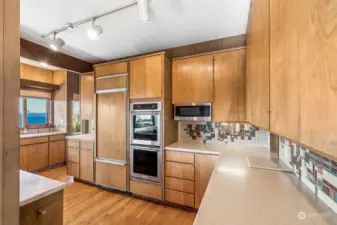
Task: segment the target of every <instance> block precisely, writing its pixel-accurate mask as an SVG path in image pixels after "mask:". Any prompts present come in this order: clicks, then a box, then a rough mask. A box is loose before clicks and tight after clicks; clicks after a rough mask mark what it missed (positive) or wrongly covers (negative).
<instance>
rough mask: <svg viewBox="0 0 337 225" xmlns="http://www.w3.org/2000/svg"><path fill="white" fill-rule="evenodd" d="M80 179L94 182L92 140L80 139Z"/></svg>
mask: <svg viewBox="0 0 337 225" xmlns="http://www.w3.org/2000/svg"><path fill="white" fill-rule="evenodd" d="M80 179H81V180H86V181H90V182H94V142H92V141H81V149H80Z"/></svg>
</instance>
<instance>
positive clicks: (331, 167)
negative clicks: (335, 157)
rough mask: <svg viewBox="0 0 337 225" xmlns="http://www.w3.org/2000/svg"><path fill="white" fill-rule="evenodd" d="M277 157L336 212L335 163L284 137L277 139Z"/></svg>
mask: <svg viewBox="0 0 337 225" xmlns="http://www.w3.org/2000/svg"><path fill="white" fill-rule="evenodd" d="M279 157H280V159H281V160H282V161H283V162H284V163H286V164H287V165H288V166H289V167H290V168H292V169H293V170H294V173H295V174H296V176H297V177H298V178H299V179H300V180H301V181H302V182H303V183H304V184H305V185H306V186H307V187H308V188H309V189H310V190H311V191H312V192H313V193H315V194H316V195H317V196H318V197H319V198H320V199H321V200H322V201H323V202H324V203H326V204H327V205H328V206H329V207H330V208H331V209H332V210H333V211H334V212H336V213H337V163H336V162H335V161H332V160H330V159H328V158H326V157H324V156H322V155H319V154H317V153H315V152H313V151H310V149H308V148H306V147H303V146H301V145H298V144H296V143H294V142H292V141H289V140H287V139H285V138H281V137H280V140H279Z"/></svg>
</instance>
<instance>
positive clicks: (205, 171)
mask: <svg viewBox="0 0 337 225" xmlns="http://www.w3.org/2000/svg"><path fill="white" fill-rule="evenodd" d="M218 158H219V156H216V155H201V154H195V180H194V182H195V194H194V195H195V208H199V206H200V203H201V200H202V199H203V197H204V194H205V192H206V189H207V186H208V182H209V180H210V179H211V176H212V173H213V169H214V166H215V163H216V161H217V160H218Z"/></svg>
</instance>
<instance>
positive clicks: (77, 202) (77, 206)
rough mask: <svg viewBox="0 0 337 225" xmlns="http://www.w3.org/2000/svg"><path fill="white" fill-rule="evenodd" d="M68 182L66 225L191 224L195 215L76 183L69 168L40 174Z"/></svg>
mask: <svg viewBox="0 0 337 225" xmlns="http://www.w3.org/2000/svg"><path fill="white" fill-rule="evenodd" d="M39 175H41V176H45V177H49V178H51V179H55V180H60V181H62V182H66V183H69V186H68V187H67V188H66V189H65V192H64V222H63V225H91V224H92V225H170V224H172V225H192V224H193V221H194V218H195V215H196V213H194V212H189V211H185V210H182V209H177V208H173V207H169V206H165V205H161V204H157V203H153V202H150V201H145V200H142V199H138V198H134V197H131V196H129V195H124V194H119V193H113V192H110V191H106V190H102V189H100V188H97V187H94V186H91V185H87V184H83V183H80V182H76V181H75V182H74V181H73V179H72V177H70V176H67V175H66V167H59V168H56V169H52V170H48V171H44V172H41V173H39Z"/></svg>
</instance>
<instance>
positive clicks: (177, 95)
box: [172, 55, 214, 104]
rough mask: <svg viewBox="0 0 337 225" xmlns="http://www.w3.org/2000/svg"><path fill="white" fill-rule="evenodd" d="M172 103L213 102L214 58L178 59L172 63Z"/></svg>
mask: <svg viewBox="0 0 337 225" xmlns="http://www.w3.org/2000/svg"><path fill="white" fill-rule="evenodd" d="M172 68H173V71H172V103H173V104H186V103H206V102H213V83H214V76H213V56H212V55H205V56H199V57H193V58H185V59H177V60H174V61H173V63H172Z"/></svg>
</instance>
